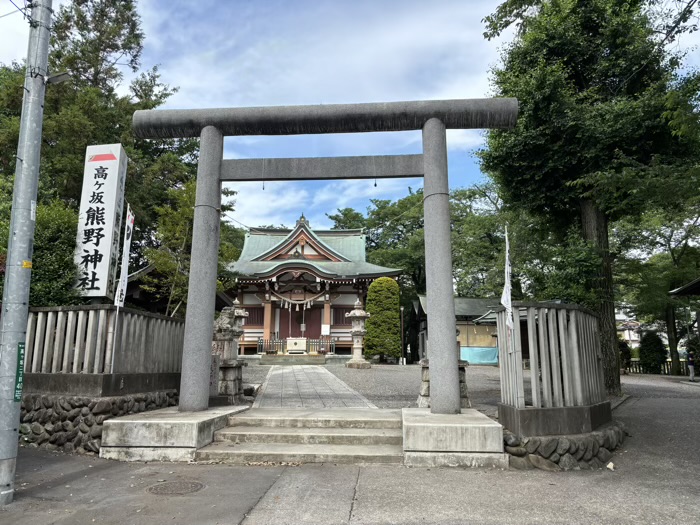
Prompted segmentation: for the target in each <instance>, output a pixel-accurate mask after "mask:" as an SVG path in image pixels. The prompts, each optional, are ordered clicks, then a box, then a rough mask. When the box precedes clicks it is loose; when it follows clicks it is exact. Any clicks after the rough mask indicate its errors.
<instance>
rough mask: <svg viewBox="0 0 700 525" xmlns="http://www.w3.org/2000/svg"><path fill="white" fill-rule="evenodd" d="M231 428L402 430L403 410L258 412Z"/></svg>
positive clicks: (250, 412) (251, 412)
mask: <svg viewBox="0 0 700 525" xmlns="http://www.w3.org/2000/svg"><path fill="white" fill-rule="evenodd" d="M229 426H237V427H242V426H246V427H285V428H401V411H400V410H378V409H376V408H325V409H304V408H296V409H289V408H287V409H285V408H254V409H251V410H248V411H247V412H245V413H243V414H241V415H239V416H235V417H231V418H229Z"/></svg>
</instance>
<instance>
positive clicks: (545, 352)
mask: <svg viewBox="0 0 700 525" xmlns="http://www.w3.org/2000/svg"><path fill="white" fill-rule="evenodd" d="M513 316H514V318H515V322H514V326H513V329H512V331H511V330H510V329H509V328H508V327H507V326H506V312H505V310H501V311H499V312H498V314H497V329H498V349H499V351H498V353H499V363H500V371H501V402H502V403H504V404H506V405H510V406H513V407H516V408H524V407H525V406H526V396H525V386H524V381H523V374H524V372H523V356H522V354H523V352H522V344H521V341H522V340H523V339H524V340H525V341H526V342H527V347H528V349H529V356H530V370H529V374H530V386H531V395H530V398H529V399H528V400H527V401H530V404H527V406H532V407H536V408H551V407H571V406H585V405H593V404H596V403H600V402H603V401H605V400H606V399H607V397H606V393H605V385H604V383H603V367H602V363H601V353H600V338H599V336H598V318H597V317H596V316H595V315H594V314H593V313H591V312H588V311H587V310H584V309H582V308H580V307H578V306H576V305H564V304H552V303H529V304H528V303H513ZM523 331H524V333H522V334H521V332H523ZM509 336H510V337H509ZM521 336H522V339H521ZM506 341H509V343H508V344H506Z"/></svg>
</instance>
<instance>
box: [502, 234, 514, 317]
mask: <svg viewBox="0 0 700 525" xmlns="http://www.w3.org/2000/svg"><path fill="white" fill-rule="evenodd" d="M501 304H502V305H503V306H505V308H506V325H507V326H508V328H509V329H510V330H512V329H513V303H512V302H511V299H510V243H509V242H508V226H507V225H506V278H505V284H504V285H503V293H502V294H501Z"/></svg>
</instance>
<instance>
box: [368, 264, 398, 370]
mask: <svg viewBox="0 0 700 525" xmlns="http://www.w3.org/2000/svg"><path fill="white" fill-rule="evenodd" d="M367 312H369V314H370V317H369V319H367V321H366V323H365V328H366V330H367V335H366V336H365V356H366V357H371V356H375V355H383V356H387V357H396V358H399V357H401V321H400V319H399V315H400V314H399V285H398V283H397V282H396V281H395V280H394V279H391V278H389V277H380V278H379V279H377V280H375V281H374V282H373V283H372V284H371V285H370V287H369V290H368V291H367Z"/></svg>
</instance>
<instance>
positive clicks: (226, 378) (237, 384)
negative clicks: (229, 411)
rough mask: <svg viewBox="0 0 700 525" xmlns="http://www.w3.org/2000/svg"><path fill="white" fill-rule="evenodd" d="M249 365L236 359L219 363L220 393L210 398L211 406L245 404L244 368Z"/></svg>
mask: <svg viewBox="0 0 700 525" xmlns="http://www.w3.org/2000/svg"><path fill="white" fill-rule="evenodd" d="M244 366H248V363H244V362H242V361H237V360H236V359H223V360H221V361H220V362H219V371H218V391H217V393H216V395H214V396H210V398H209V406H222V405H238V404H240V403H242V402H243V367H244Z"/></svg>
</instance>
